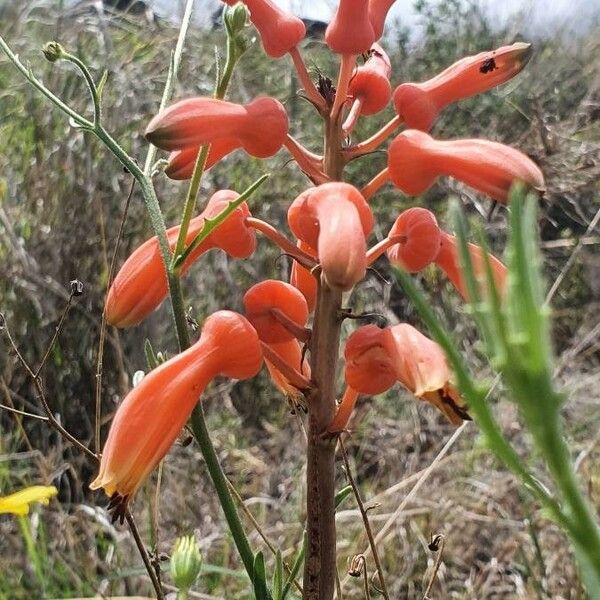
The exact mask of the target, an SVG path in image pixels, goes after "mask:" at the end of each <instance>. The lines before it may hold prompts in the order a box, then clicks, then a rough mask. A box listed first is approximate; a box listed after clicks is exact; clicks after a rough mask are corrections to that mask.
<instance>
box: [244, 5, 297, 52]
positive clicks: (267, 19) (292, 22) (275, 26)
mask: <svg viewBox="0 0 600 600" xmlns="http://www.w3.org/2000/svg"><path fill="white" fill-rule="evenodd" d="M243 3H244V4H245V5H246V6H247V7H248V10H249V11H250V20H251V21H252V23H253V25H254V27H256V29H257V30H258V33H259V34H260V39H261V41H262V45H263V48H264V50H265V53H266V54H267V55H268V56H270V57H271V58H280V57H282V56H283V55H284V54H286V53H287V52H289V51H290V50H292V49H293V48H295V47H296V46H297V45H298V43H300V42H301V41H302V40H303V39H304V36H305V35H306V27H305V26H304V23H303V22H302V20H301V19H299V18H298V17H296V16H294V15H290V14H289V13H286V12H285V11H283V10H281V9H280V8H279V7H278V6H276V5H275V4H274V3H273V2H271V0H243Z"/></svg>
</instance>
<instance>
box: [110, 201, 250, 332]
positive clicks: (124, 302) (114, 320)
mask: <svg viewBox="0 0 600 600" xmlns="http://www.w3.org/2000/svg"><path fill="white" fill-rule="evenodd" d="M238 196H239V194H238V193H237V192H234V191H232V190H221V191H219V192H217V193H216V194H214V195H213V196H212V197H211V199H210V200H209V201H208V204H207V206H206V209H205V210H204V211H203V212H202V214H200V215H198V216H197V217H195V218H194V219H192V220H191V221H190V227H189V230H188V234H187V237H186V244H189V243H191V242H192V240H193V239H194V238H195V237H196V235H198V233H200V231H202V228H203V226H204V220H205V219H207V218H208V219H210V218H214V217H215V216H217V215H218V214H219V213H221V212H222V211H223V210H224V209H225V208H226V207H227V205H228V204H229V202H231V201H232V200H235V199H236V198H237V197H238ZM249 214H250V211H249V210H248V205H247V204H246V203H245V202H244V203H243V204H241V205H240V206H239V207H238V208H236V210H235V211H233V213H231V214H230V215H229V217H227V219H226V220H225V221H224V222H223V223H221V225H219V227H217V228H216V229H215V230H214V231H213V232H212V233H211V234H210V235H209V236H208V237H207V238H206V239H205V240H204V241H203V242H202V243H201V244H200V245H199V246H198V247H197V248H196V249H195V250H194V251H193V252H192V253H191V254H190V255H189V257H188V258H187V259H186V261H185V262H184V263H183V265H182V268H181V273H182V274H185V273H186V272H187V271H188V269H189V268H190V267H191V266H192V264H193V263H194V262H195V261H196V260H197V259H198V258H199V257H200V256H201V255H202V254H204V253H205V252H206V251H207V250H210V249H211V248H221V249H222V250H224V251H225V252H227V254H229V255H230V256H233V257H235V258H247V257H248V256H250V255H251V254H252V253H253V252H254V250H255V248H256V236H255V233H254V230H253V229H250V228H249V227H247V225H246V223H245V219H246V217H247V216H248V215H249ZM178 235H179V227H178V226H177V227H171V228H170V229H168V230H167V239H168V241H169V246H170V247H171V249H173V248H175V243H176V242H177V236H178ZM167 294H168V285H167V277H166V274H165V268H164V265H163V261H162V256H161V253H160V248H159V245H158V239H157V238H156V237H153V238H150V239H149V240H147V241H146V242H144V243H143V244H142V245H141V246H140V247H139V248H137V250H135V251H134V252H133V254H131V256H130V257H129V258H128V259H127V260H126V261H125V264H124V265H123V266H122V267H121V269H120V270H119V272H118V273H117V276H116V277H115V279H114V281H113V283H112V285H111V287H110V290H109V292H108V297H107V299H106V307H105V309H104V310H105V313H106V319H107V322H108V323H109V324H110V325H115V326H116V327H131V326H132V325H136V324H137V323H139V322H140V321H142V320H143V319H145V318H146V317H147V316H148V315H149V314H150V313H152V312H153V311H154V310H155V309H156V308H158V306H160V304H161V303H162V301H163V300H164V299H165V298H166V297H167Z"/></svg>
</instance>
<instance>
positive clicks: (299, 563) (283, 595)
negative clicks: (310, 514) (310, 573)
mask: <svg viewBox="0 0 600 600" xmlns="http://www.w3.org/2000/svg"><path fill="white" fill-rule="evenodd" d="M305 555H306V531H305V532H304V534H303V536H302V545H301V546H300V550H299V551H298V555H297V556H296V560H295V561H294V564H293V565H292V568H291V571H290V576H289V577H288V578H287V581H286V582H285V585H284V586H283V591H282V592H281V600H285V598H286V596H287V595H288V593H289V591H290V589H291V587H292V584H293V583H294V579H296V576H297V575H298V573H299V572H300V568H301V567H302V564H303V563H304V556H305Z"/></svg>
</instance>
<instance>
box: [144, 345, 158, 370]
mask: <svg viewBox="0 0 600 600" xmlns="http://www.w3.org/2000/svg"><path fill="white" fill-rule="evenodd" d="M144 354H145V355H146V364H147V365H148V371H152V369H156V367H158V365H159V364H160V363H159V361H158V358H157V357H156V354H155V353H154V348H152V343H151V342H150V340H149V339H148V338H146V341H145V342H144Z"/></svg>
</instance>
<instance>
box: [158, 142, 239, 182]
mask: <svg viewBox="0 0 600 600" xmlns="http://www.w3.org/2000/svg"><path fill="white" fill-rule="evenodd" d="M239 147H240V142H239V140H238V139H237V138H222V139H220V140H215V141H214V142H213V143H212V144H211V145H210V150H209V151H208V156H207V157H206V163H205V165H204V170H205V171H208V169H210V168H211V167H212V166H214V165H215V164H216V163H218V162H219V161H220V160H221V159H222V158H223V157H224V156H227V155H228V154H230V153H231V152H233V151H234V150H237V149H238V148H239ZM199 151H200V147H199V146H190V147H189V148H184V149H183V150H176V151H175V152H171V155H170V156H169V164H168V165H167V168H166V169H165V174H166V175H167V177H170V178H171V179H176V180H183V179H190V178H191V177H192V174H193V172H194V166H195V164H196V159H197V158H198V152H199Z"/></svg>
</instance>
